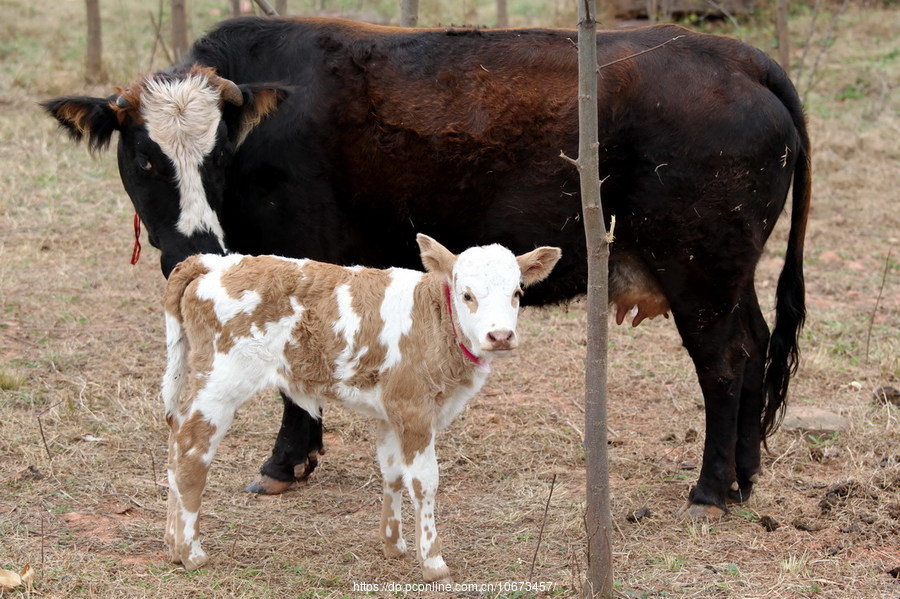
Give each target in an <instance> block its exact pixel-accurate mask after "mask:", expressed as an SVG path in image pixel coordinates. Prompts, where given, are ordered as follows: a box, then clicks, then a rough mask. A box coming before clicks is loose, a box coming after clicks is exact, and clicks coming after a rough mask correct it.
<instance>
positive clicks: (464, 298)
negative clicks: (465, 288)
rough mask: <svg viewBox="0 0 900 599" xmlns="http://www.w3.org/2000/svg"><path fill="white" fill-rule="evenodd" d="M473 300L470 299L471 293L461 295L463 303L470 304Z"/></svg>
mask: <svg viewBox="0 0 900 599" xmlns="http://www.w3.org/2000/svg"><path fill="white" fill-rule="evenodd" d="M473 299H475V298H473V297H472V294H471V293H468V292H466V293H463V301H467V302H471V301H472V300H473Z"/></svg>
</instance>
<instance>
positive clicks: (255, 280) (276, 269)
mask: <svg viewBox="0 0 900 599" xmlns="http://www.w3.org/2000/svg"><path fill="white" fill-rule="evenodd" d="M302 272H303V271H302V269H301V268H298V266H297V264H295V263H293V262H288V261H285V260H280V259H278V258H273V257H271V256H262V257H259V258H254V259H252V260H241V261H240V262H238V263H237V264H235V265H234V266H232V267H231V268H229V269H228V270H226V271H225V272H224V273H223V274H222V280H221V284H222V287H223V288H224V289H225V292H226V293H227V294H228V297H231V298H233V299H236V300H239V299H241V298H242V297H243V296H244V294H245V293H246V292H248V291H252V292H256V293H259V295H260V297H261V300H260V302H259V305H257V306H256V309H255V310H254V311H253V312H251V313H249V314H248V313H246V312H240V313H238V314H236V315H235V316H234V317H233V318H231V319H230V320H228V322H225V323H222V324H223V327H222V331H221V334H220V335H219V338H218V340H217V341H216V351H217V352H219V353H223V354H227V353H228V352H230V351H231V349H232V347H234V343H235V341H236V340H237V339H240V338H244V337H250V336H251V331H252V329H253V327H254V326H255V327H256V328H258V329H259V330H265V326H266V325H267V324H268V323H274V322H278V321H279V320H281V319H282V318H286V317H288V316H290V315H292V314H293V313H294V308H293V307H292V306H291V297H295V296H296V295H297V286H298V284H299V279H300V278H301V276H302Z"/></svg>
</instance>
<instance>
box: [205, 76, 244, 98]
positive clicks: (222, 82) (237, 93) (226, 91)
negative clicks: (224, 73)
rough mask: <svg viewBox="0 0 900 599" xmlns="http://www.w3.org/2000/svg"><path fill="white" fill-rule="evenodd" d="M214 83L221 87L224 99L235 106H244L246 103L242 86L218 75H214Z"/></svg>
mask: <svg viewBox="0 0 900 599" xmlns="http://www.w3.org/2000/svg"><path fill="white" fill-rule="evenodd" d="M212 83H213V84H214V85H216V86H217V87H218V88H219V91H220V92H221V94H222V99H223V100H225V101H226V102H228V103H229V104H234V105H235V106H242V105H243V104H244V94H242V93H241V90H240V88H239V87H238V86H237V85H236V84H235V82H234V81H231V80H230V79H225V78H224V77H219V76H218V75H216V76H214V77H213V79H212Z"/></svg>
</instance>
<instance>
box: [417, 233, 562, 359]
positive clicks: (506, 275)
mask: <svg viewBox="0 0 900 599" xmlns="http://www.w3.org/2000/svg"><path fill="white" fill-rule="evenodd" d="M416 241H418V243H419V249H420V251H421V256H422V263H423V264H424V265H425V269H426V270H428V271H429V272H435V273H439V274H442V275H444V276H446V277H447V285H448V289H449V301H450V305H451V312H452V313H453V316H454V317H455V324H454V326H455V327H456V330H457V336H458V337H459V338H460V340H461V341H462V342H463V343H464V344H465V346H466V347H467V348H468V350H469V351H470V352H471V353H473V354H474V355H475V356H478V357H484V356H493V355H498V353H502V352H505V351H508V350H511V349H514V348H515V347H516V346H518V344H519V339H518V337H517V336H516V320H517V318H518V315H519V299H520V298H521V296H522V288H523V287H527V286H529V285H533V284H534V283H538V282H540V281H543V280H544V279H545V278H546V277H547V275H549V274H550V271H551V270H553V267H554V266H555V265H556V263H557V261H558V260H559V258H560V256H561V255H562V252H561V251H560V249H559V248H555V247H539V248H537V249H536V250H532V251H530V252H528V253H527V254H522V255H521V256H514V255H513V253H512V252H510V251H509V250H508V249H506V248H505V247H503V246H501V245H497V244H494V245H486V246H480V247H473V248H469V249H467V250H465V251H464V252H462V253H461V254H459V255H458V256H457V255H454V254H453V253H452V252H451V251H450V250H448V249H447V248H445V247H444V246H442V245H441V244H440V243H438V242H437V241H435V240H434V239H432V238H431V237H428V236H427V235H422V234H419V235H418V236H417V237H416Z"/></svg>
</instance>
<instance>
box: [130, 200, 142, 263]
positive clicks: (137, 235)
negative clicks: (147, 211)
mask: <svg viewBox="0 0 900 599" xmlns="http://www.w3.org/2000/svg"><path fill="white" fill-rule="evenodd" d="M140 259H141V217H140V216H138V215H137V212H135V213H134V246H133V247H132V248H131V265H132V266H134V265H135V264H137V263H138V260H140Z"/></svg>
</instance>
